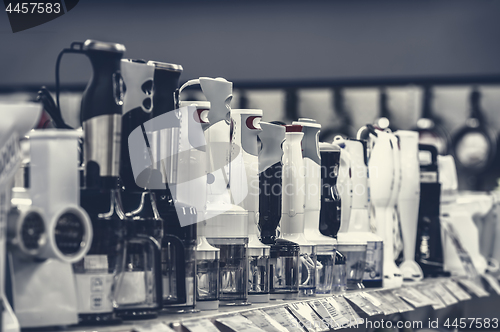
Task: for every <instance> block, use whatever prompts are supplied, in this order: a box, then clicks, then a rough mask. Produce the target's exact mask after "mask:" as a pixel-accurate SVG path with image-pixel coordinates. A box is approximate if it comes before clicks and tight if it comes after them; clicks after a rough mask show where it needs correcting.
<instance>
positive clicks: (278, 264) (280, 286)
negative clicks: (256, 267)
mask: <svg viewBox="0 0 500 332" xmlns="http://www.w3.org/2000/svg"><path fill="white" fill-rule="evenodd" d="M299 255H300V246H299V245H298V244H296V243H295V242H291V241H287V240H284V239H276V240H275V244H274V245H271V260H270V272H269V278H270V282H271V288H270V297H271V299H273V300H276V299H283V300H295V299H297V296H298V293H299V282H300V280H301V276H300V271H299V266H300V264H301V262H300V257H299Z"/></svg>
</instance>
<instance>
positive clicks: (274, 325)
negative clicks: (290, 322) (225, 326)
mask: <svg viewBox="0 0 500 332" xmlns="http://www.w3.org/2000/svg"><path fill="white" fill-rule="evenodd" d="M241 315H243V316H245V317H246V318H247V319H248V320H250V321H251V322H252V323H254V324H255V325H256V326H258V327H259V328H260V329H262V330H264V331H266V332H288V330H287V329H286V328H284V327H283V326H281V325H280V324H279V323H278V322H277V321H275V320H274V319H272V318H271V316H269V315H268V314H266V313H265V312H264V311H262V310H260V309H257V310H249V311H244V312H242V313H241Z"/></svg>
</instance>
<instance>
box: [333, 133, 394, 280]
mask: <svg viewBox="0 0 500 332" xmlns="http://www.w3.org/2000/svg"><path fill="white" fill-rule="evenodd" d="M343 144H344V145H345V149H346V150H347V151H348V152H349V155H350V156H351V179H352V209H351V218H350V220H349V233H352V234H353V236H356V237H357V238H358V239H360V240H365V241H366V246H367V247H366V265H365V271H364V274H363V285H364V286H365V287H382V284H383V283H382V281H383V275H384V272H383V266H384V265H383V262H384V260H383V255H384V253H383V250H384V248H383V244H384V240H383V239H382V238H381V237H380V236H378V235H376V234H374V233H372V231H371V229H370V211H369V204H370V202H369V191H370V188H369V186H368V167H367V157H368V156H367V152H368V151H367V148H366V141H364V140H356V139H346V140H344V142H343Z"/></svg>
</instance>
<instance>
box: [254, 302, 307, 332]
mask: <svg viewBox="0 0 500 332" xmlns="http://www.w3.org/2000/svg"><path fill="white" fill-rule="evenodd" d="M262 310H263V311H264V312H265V313H267V314H268V315H269V316H271V318H272V319H274V320H275V321H277V322H278V323H279V324H280V325H281V326H283V327H284V328H286V329H287V330H288V331H290V332H304V330H303V329H302V328H301V327H300V324H299V322H298V321H297V319H296V318H295V317H293V316H292V314H291V313H290V312H289V311H288V310H287V309H286V308H285V307H273V308H266V309H262Z"/></svg>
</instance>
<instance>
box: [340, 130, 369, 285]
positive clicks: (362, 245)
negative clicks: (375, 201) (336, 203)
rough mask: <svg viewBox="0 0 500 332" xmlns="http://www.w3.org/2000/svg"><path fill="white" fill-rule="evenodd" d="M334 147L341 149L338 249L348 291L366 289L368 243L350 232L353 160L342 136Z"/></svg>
mask: <svg viewBox="0 0 500 332" xmlns="http://www.w3.org/2000/svg"><path fill="white" fill-rule="evenodd" d="M332 144H333V145H335V146H337V147H338V148H339V149H340V163H339V172H338V177H337V188H338V191H339V195H340V200H341V201H340V205H341V208H340V220H341V221H340V229H339V232H338V233H337V241H338V246H337V249H338V250H339V251H340V252H341V253H342V254H343V255H344V256H345V265H346V275H347V289H358V288H364V286H363V284H362V281H363V275H364V272H365V267H366V255H367V248H368V241H367V240H366V238H363V237H361V236H359V235H358V234H356V233H352V232H350V231H349V228H350V221H351V218H352V215H351V212H352V207H353V180H352V158H351V155H350V153H349V151H348V150H347V149H346V144H345V140H344V138H343V137H342V136H336V137H335V138H334V140H333V143H332Z"/></svg>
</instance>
